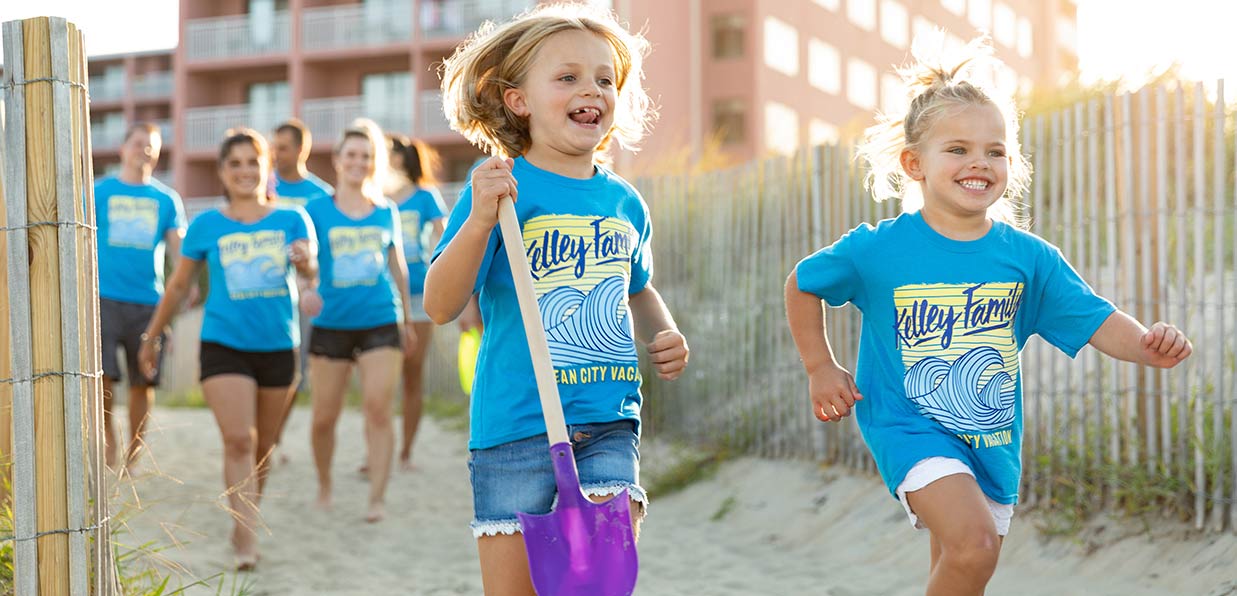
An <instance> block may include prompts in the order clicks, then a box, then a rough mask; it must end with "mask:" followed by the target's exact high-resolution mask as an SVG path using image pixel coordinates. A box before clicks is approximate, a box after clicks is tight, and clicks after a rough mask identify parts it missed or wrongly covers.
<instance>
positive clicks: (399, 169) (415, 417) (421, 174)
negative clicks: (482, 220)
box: [388, 135, 447, 471]
mask: <svg viewBox="0 0 1237 596" xmlns="http://www.w3.org/2000/svg"><path fill="white" fill-rule="evenodd" d="M388 138H389V140H390V147H391V171H392V174H393V175H392V176H391V178H392V180H394V181H395V182H394V183H393V184H389V185H388V186H390V187H393V190H392V192H390V193H388V195H389V196H392V197H399V198H400V200H399V203H398V204H399V217H400V224H401V225H400V228H401V229H402V230H403V241H404V259H405V260H406V261H408V292H409V293H410V294H411V295H412V308H411V310H412V319H411V320H412V326H413V329H414V330H415V331H416V334H417V342H416V345H415V346H413V349H412V350H410V351H409V353H408V357H406V358H404V374H403V382H404V402H403V406H402V409H403V417H404V426H403V430H404V432H403V437H402V440H401V441H400V444H399V464H400V469H402V470H405V471H407V470H411V469H412V443H413V441H414V440H415V439H416V437H417V426H419V425H420V423H421V386H422V368H423V367H424V366H425V356H426V354H427V353H428V352H429V345H430V338H431V337H432V334H433V332H434V325H433V323H431V322H430V318H429V315H427V314H425V308H424V307H423V306H422V302H423V297H422V292H424V288H425V270H426V269H427V268H428V263H429V251H430V249H431V248H432V247H433V246H434V244H436V243H437V242H438V239H439V238H440V237H442V231H443V219H444V216H445V215H446V213H447V206H446V205H444V204H443V202H442V196H441V195H439V194H438V189H437V188H435V187H434V183H435V180H434V168H435V167H436V165H437V161H438V156H437V154H435V153H434V150H433V149H430V148H429V146H427V145H426V144H425V143H422V142H420V141H417V140H409V139H408V138H407V137H404V136H402V135H388Z"/></svg>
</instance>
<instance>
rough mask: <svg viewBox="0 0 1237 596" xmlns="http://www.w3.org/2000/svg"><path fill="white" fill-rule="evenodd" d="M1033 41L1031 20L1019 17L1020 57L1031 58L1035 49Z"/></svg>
mask: <svg viewBox="0 0 1237 596" xmlns="http://www.w3.org/2000/svg"><path fill="white" fill-rule="evenodd" d="M1033 41H1034V37H1033V32H1032V29H1031V19H1028V18H1026V17H1018V55H1019V56H1022V57H1023V58H1030V57H1031V52H1032V51H1034V49H1035V44H1034V43H1032V42H1033Z"/></svg>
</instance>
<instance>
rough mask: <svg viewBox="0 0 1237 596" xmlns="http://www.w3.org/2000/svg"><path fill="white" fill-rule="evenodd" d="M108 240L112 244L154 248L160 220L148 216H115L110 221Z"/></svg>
mask: <svg viewBox="0 0 1237 596" xmlns="http://www.w3.org/2000/svg"><path fill="white" fill-rule="evenodd" d="M108 224H109V226H110V228H109V229H108V232H107V239H108V242H109V243H110V244H111V245H112V246H132V247H136V248H153V247H154V245H155V229H156V227H158V226H157V224H158V222H155V221H151V220H149V219H146V218H137V217H135V218H123V219H122V218H115V219H112V220H111V221H109V222H108Z"/></svg>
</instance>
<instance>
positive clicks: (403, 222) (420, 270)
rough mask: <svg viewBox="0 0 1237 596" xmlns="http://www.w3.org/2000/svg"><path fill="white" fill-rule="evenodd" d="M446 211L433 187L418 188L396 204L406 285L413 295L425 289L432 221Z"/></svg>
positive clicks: (440, 197)
mask: <svg viewBox="0 0 1237 596" xmlns="http://www.w3.org/2000/svg"><path fill="white" fill-rule="evenodd" d="M446 213H447V206H446V205H445V204H444V203H443V202H442V196H441V195H439V194H438V189H436V188H418V189H417V190H416V191H414V192H413V193H412V194H411V195H409V196H408V198H406V199H404V200H403V201H402V202H400V204H399V219H400V229H401V230H403V241H404V260H405V261H407V262H408V289H409V292H410V293H411V294H412V295H414V296H415V295H417V294H420V293H422V292H424V291H425V272H426V270H427V269H428V268H429V252H430V248H431V247H430V246H429V242H430V236H431V234H432V231H433V223H434V221H436V220H439V219H442V217H443V216H444V215H446Z"/></svg>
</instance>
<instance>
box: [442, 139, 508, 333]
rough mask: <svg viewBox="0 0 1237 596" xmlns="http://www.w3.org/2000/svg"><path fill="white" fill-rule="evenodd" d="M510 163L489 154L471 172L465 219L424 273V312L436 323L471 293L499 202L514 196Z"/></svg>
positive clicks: (495, 222) (465, 301) (457, 310)
mask: <svg viewBox="0 0 1237 596" xmlns="http://www.w3.org/2000/svg"><path fill="white" fill-rule="evenodd" d="M513 165H514V161H513V160H510V159H500V158H498V157H491V158H490V159H488V160H486V161H485V163H483V164H481V165H479V166H477V168H476V169H475V170H473V172H472V210H471V211H470V212H469V214H468V219H467V220H466V221H465V222H464V224H463V225H462V226H461V227H460V229H459V231H458V232H457V233H456V234H455V236H454V237H453V238H452V239H451V241H450V243H449V244H447V246H446V248H444V249H443V251H442V253H440V254H439V255H438V258H436V259H434V262H433V263H430V267H429V271H427V272H426V274H425V312H426V314H428V315H429V316H430V319H432V320H433V321H434V322H435V323H437V324H439V325H445V324H447V323H449V322H451V320H452V319H454V318H455V317H457V316H459V314H460V311H461V310H463V309H464V306H465V305H467V304H468V299H469V298H470V297H471V296H472V293H473V288H474V286H475V284H476V281H477V272H478V271H479V270H480V269H481V261H482V260H483V259H484V257H485V248H486V245H487V244H488V243H489V239H490V233H491V232H493V231H494V226H496V225H498V201H499V199H501V198H503V197H507V196H510V197H511V199H512V200H515V198H516V182H515V177H514V176H512V175H511V168H512V166H513Z"/></svg>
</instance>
